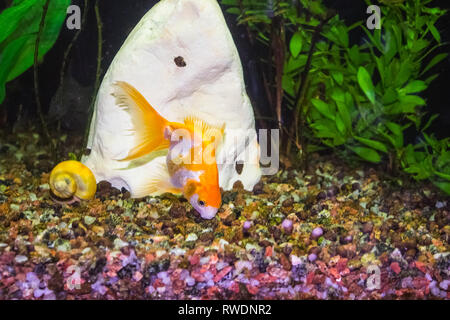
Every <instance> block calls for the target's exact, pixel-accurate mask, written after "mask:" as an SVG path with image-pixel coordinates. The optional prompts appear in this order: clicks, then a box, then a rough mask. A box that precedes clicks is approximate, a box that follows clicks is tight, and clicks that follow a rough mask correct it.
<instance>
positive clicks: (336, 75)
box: [331, 70, 344, 86]
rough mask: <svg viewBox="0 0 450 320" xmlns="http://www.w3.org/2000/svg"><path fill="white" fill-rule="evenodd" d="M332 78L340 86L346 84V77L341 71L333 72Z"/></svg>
mask: <svg viewBox="0 0 450 320" xmlns="http://www.w3.org/2000/svg"><path fill="white" fill-rule="evenodd" d="M331 76H332V77H333V79H334V81H336V83H337V84H339V85H340V86H341V85H342V83H343V82H344V75H343V74H342V72H340V71H336V70H333V71H331Z"/></svg>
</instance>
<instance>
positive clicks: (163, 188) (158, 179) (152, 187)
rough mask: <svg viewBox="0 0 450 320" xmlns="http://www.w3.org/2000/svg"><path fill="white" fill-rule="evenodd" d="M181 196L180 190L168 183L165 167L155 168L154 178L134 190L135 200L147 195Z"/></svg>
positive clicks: (168, 178) (168, 177)
mask: <svg viewBox="0 0 450 320" xmlns="http://www.w3.org/2000/svg"><path fill="white" fill-rule="evenodd" d="M166 192H168V193H173V194H177V195H179V194H181V193H182V192H181V190H180V189H178V188H176V187H175V186H174V185H173V184H172V183H171V182H170V176H169V172H168V171H167V167H166V166H165V165H160V166H158V167H156V168H155V174H154V176H153V177H152V178H151V179H150V180H149V181H148V182H147V183H146V184H145V185H143V186H140V187H138V188H136V189H135V190H134V196H135V197H137V198H141V197H146V196H149V195H152V196H157V195H160V194H163V193H166Z"/></svg>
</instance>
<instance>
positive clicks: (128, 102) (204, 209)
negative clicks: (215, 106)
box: [113, 81, 225, 219]
mask: <svg viewBox="0 0 450 320" xmlns="http://www.w3.org/2000/svg"><path fill="white" fill-rule="evenodd" d="M113 96H114V97H115V98H116V103H117V104H118V105H119V106H120V107H123V108H125V110H126V111H127V112H128V113H129V114H130V116H131V121H132V124H133V127H134V129H133V131H134V133H135V137H136V141H137V144H136V146H135V147H134V148H132V149H131V150H130V151H129V153H128V156H127V157H126V158H124V159H121V160H120V161H130V160H134V159H137V158H140V157H142V156H145V155H148V154H150V153H151V152H155V151H160V150H164V149H168V154H167V158H166V164H167V171H168V174H169V175H168V176H167V175H166V176H164V174H162V175H161V177H157V178H155V179H153V180H151V181H149V183H148V185H146V186H145V188H144V189H145V190H140V192H139V193H140V194H152V193H155V192H159V193H164V192H171V193H175V194H183V195H184V197H185V198H186V199H187V200H188V201H189V202H190V204H191V205H192V206H193V207H194V209H195V210H197V212H198V213H200V215H201V217H202V218H204V219H212V218H214V217H215V215H216V213H217V211H218V210H219V207H220V205H221V201H222V200H221V194H220V188H219V173H218V169H217V162H216V159H215V153H216V148H217V147H218V146H219V144H220V143H221V141H222V138H223V133H224V128H225V126H222V127H221V128H218V127H213V126H210V125H208V124H207V123H205V122H204V121H203V120H201V119H198V118H195V117H188V118H186V119H184V123H178V122H170V121H168V120H167V119H165V118H163V117H162V116H161V115H160V114H159V113H158V112H157V111H156V110H155V109H154V108H153V107H152V106H151V105H150V104H149V103H148V102H147V100H146V99H145V98H144V97H143V96H142V95H141V94H140V93H139V91H138V90H136V89H135V88H134V87H133V86H131V85H130V84H128V83H126V82H122V81H119V82H116V83H115V84H114V93H113Z"/></svg>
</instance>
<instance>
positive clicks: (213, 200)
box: [184, 179, 222, 220]
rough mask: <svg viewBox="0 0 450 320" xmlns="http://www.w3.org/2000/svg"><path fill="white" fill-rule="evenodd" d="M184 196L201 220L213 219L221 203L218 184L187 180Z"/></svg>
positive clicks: (201, 180)
mask: <svg viewBox="0 0 450 320" xmlns="http://www.w3.org/2000/svg"><path fill="white" fill-rule="evenodd" d="M184 195H185V197H186V199H188V201H189V203H190V204H191V205H192V207H194V209H195V210H196V211H197V212H198V213H199V214H200V216H201V217H202V218H203V219H207V220H209V219H213V218H214V217H215V216H216V214H217V211H218V210H219V208H220V205H221V203H222V197H221V194H220V188H219V184H218V183H205V182H204V181H203V179H200V181H195V180H189V181H188V182H187V184H186V187H185V192H184Z"/></svg>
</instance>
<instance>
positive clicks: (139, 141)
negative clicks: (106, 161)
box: [112, 81, 169, 161]
mask: <svg viewBox="0 0 450 320" xmlns="http://www.w3.org/2000/svg"><path fill="white" fill-rule="evenodd" d="M113 87H114V92H113V94H112V95H113V96H114V97H115V98H116V104H117V105H118V106H119V107H122V108H123V109H125V110H126V111H127V112H128V114H129V115H130V117H131V122H132V124H133V132H134V136H135V138H136V146H135V147H133V148H132V149H131V150H130V151H129V153H128V155H127V157H126V158H124V159H120V160H119V161H130V160H134V159H137V158H140V157H142V156H144V155H146V154H148V153H150V152H153V151H159V150H163V149H168V148H169V141H168V140H167V139H166V138H165V136H164V131H165V128H166V127H167V125H168V123H169V122H168V121H167V120H166V119H164V118H163V117H162V116H161V115H160V114H159V113H158V112H157V111H156V110H155V109H154V108H153V107H152V106H151V105H150V104H149V103H148V102H147V100H146V99H145V98H144V97H143V96H142V95H141V94H140V93H139V91H138V90H136V89H135V88H134V87H133V86H132V85H130V84H129V83H127V82H124V81H118V82H116V83H114V85H113Z"/></svg>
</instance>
